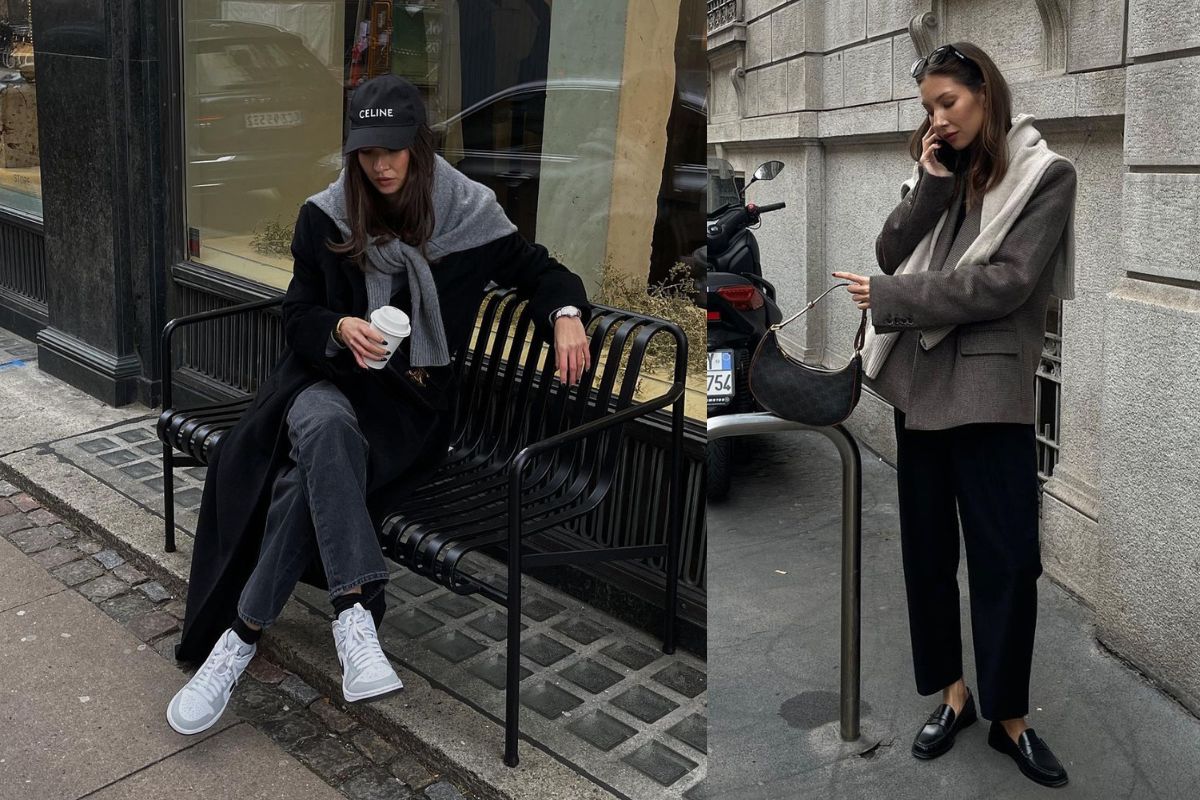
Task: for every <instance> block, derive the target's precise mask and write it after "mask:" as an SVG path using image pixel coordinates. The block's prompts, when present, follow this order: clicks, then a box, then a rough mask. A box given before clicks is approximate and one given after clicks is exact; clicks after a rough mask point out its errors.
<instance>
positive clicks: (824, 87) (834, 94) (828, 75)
mask: <svg viewBox="0 0 1200 800" xmlns="http://www.w3.org/2000/svg"><path fill="white" fill-rule="evenodd" d="M842 97H843V94H842V54H841V53H833V54H832V55H828V56H825V57H824V58H823V59H822V60H821V108H840V107H841V106H843V105H845V103H844V102H843V100H842Z"/></svg>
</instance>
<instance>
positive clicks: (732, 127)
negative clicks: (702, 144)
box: [704, 120, 742, 144]
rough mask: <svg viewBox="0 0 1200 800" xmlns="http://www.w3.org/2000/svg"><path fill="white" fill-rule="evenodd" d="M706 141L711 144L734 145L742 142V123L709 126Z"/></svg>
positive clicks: (734, 121) (732, 122)
mask: <svg viewBox="0 0 1200 800" xmlns="http://www.w3.org/2000/svg"><path fill="white" fill-rule="evenodd" d="M704 139H705V141H706V142H708V143H709V144H732V143H734V142H740V141H741V140H742V123H741V122H740V121H738V120H730V121H728V122H714V123H710V124H709V125H708V126H707V129H706V131H705V137H704Z"/></svg>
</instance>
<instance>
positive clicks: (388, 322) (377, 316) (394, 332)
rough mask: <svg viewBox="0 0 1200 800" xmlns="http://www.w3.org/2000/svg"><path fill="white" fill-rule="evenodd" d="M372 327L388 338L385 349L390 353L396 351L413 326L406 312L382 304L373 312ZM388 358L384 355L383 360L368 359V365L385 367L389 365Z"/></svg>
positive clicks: (374, 367)
mask: <svg viewBox="0 0 1200 800" xmlns="http://www.w3.org/2000/svg"><path fill="white" fill-rule="evenodd" d="M371 327H372V328H374V329H375V330H376V331H378V332H379V335H380V336H382V337H383V338H384V339H386V340H387V342H386V344H384V346H383V347H384V349H385V350H387V351H388V352H389V353H394V352H396V348H397V347H399V346H400V343H401V342H403V341H404V340H405V339H406V338H407V337H408V334H409V333H410V332H411V331H412V326H411V325H410V323H409V320H408V314H405V313H404V312H403V311H401V310H400V309H398V308H396V307H395V306H381V307H380V308H377V309H375V310H374V311H372V312H371ZM388 358H390V356H384V357H383V360H382V361H372V360H369V359H368V360H367V366H368V367H370V368H371V369H383V368H384V367H385V366H387V362H388Z"/></svg>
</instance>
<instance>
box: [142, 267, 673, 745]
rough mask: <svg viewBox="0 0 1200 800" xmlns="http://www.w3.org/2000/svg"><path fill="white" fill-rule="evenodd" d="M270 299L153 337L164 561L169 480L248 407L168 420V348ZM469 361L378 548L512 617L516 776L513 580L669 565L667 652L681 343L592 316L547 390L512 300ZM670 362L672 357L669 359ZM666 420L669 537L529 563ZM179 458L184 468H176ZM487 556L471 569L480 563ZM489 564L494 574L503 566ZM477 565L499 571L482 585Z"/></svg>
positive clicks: (171, 528) (653, 330) (490, 316)
mask: <svg viewBox="0 0 1200 800" xmlns="http://www.w3.org/2000/svg"><path fill="white" fill-rule="evenodd" d="M280 302H281V299H280V298H274V299H270V300H261V301H256V302H252V303H245V304H242V305H236V306H231V307H229V308H223V309H218V310H215V311H207V312H202V313H199V314H193V315H189V316H186V317H180V318H178V319H174V320H172V321H171V322H169V323H168V324H167V325H166V327H165V328H164V329H163V334H162V375H163V409H164V410H163V412H162V414H161V415H160V417H159V420H158V436H159V439H160V440H161V441H162V442H163V491H164V503H165V512H166V514H165V516H166V549H167V551H168V552H171V551H173V550H174V549H175V541H174V540H175V514H174V494H173V475H172V469H173V467H175V466H188V465H203V464H207V463H208V456H209V454H210V453H211V452H213V449H214V448H215V447H216V444H217V442H218V441H219V439H220V437H221V435H222V434H223V433H224V432H225V431H227V430H228V429H229V428H231V427H232V426H233V424H234V423H235V422H236V421H237V420H238V418H239V417H240V416H241V415H242V414H243V413H244V412H245V410H246V408H247V407H248V406H249V405H250V402H251V400H250V399H249V398H246V399H240V400H232V401H228V402H223V403H214V404H210V405H204V406H200V407H197V408H191V409H178V408H174V407H172V405H171V400H172V378H171V375H172V358H171V344H172V335H173V333H174V332H175V331H176V330H178V329H179V328H181V327H183V326H187V325H193V324H197V323H201V322H205V321H209V320H213V319H217V318H220V317H228V316H231V315H234V314H241V313H246V312H251V311H257V310H262V309H266V308H269V307H271V306H276V305H278V304H279V303H280ZM477 319H478V326H477V329H476V332H475V335H474V337H473V340H472V342H471V345H470V346H469V347H468V348H467V350H466V352H464V353H461V354H459V355H458V357H457V358H456V359H455V365H456V369H457V370H458V371H459V380H460V387H461V389H460V392H459V394H458V396H457V400H456V403H455V406H454V409H453V414H454V420H453V431H454V436H453V444H452V447H451V450H450V452H449V453H448V454H447V456H446V458H445V459H444V460H443V461H442V463H441V464H440V465H439V466H438V468H437V469H436V470H434V471H433V472H432V473H431V475H430V476H429V478H428V480H426V481H425V482H424V483H423V484H422V485H421V486H419V487H418V488H417V489H415V490H414V491H413V493H412V494H411V496H410V497H409V498H408V499H407V500H406V501H405V502H404V503H403V504H402V505H401V506H400V507H399V508H397V509H395V510H394V511H393V512H392V513H391V514H389V516H388V517H387V518H386V519H385V521H384V523H383V525H382V528H381V530H380V532H379V533H380V542H381V544H382V546H383V550H384V553H385V554H387V555H388V556H389V557H390V558H392V559H393V560H395V561H397V562H398V563H400V564H402V565H404V566H405V567H407V568H408V569H410V570H412V571H414V572H417V573H419V574H421V575H424V576H426V577H427V578H429V579H431V580H433V581H436V582H437V583H439V584H441V585H443V586H446V587H447V588H449V589H450V590H451V591H453V592H455V593H457V594H464V595H465V594H481V595H483V596H485V597H488V598H490V599H492V600H493V601H495V602H497V603H499V604H501V605H503V606H505V608H506V609H507V612H508V642H507V645H508V660H507V678H506V687H505V691H506V697H505V701H506V705H505V745H504V762H505V764H507V765H508V766H510V767H511V766H516V765H517V760H518V757H517V737H518V733H519V729H518V718H519V709H520V694H519V680H520V661H521V638H520V632H521V614H520V608H521V580H520V578H521V571H522V569H528V568H535V567H548V566H556V565H567V564H588V563H596V562H600V561H616V560H630V559H657V558H664V559H666V574H667V576H668V580H667V584H666V605H665V608H666V609H667V613H666V615H665V620H664V633H663V651H664V652H666V653H672V652H674V650H675V622H676V619H675V616H676V615H675V610H676V608H677V582H678V575H679V548H680V536H681V531H682V525H683V499H684V498H683V490H684V487H683V472H682V471H683V421H684V408H683V403H684V401H683V395H684V384H685V379H686V365H687V341H686V339H685V337H684V335H683V331H682V330H681V329H680V328H679V326H677V325H675V324H674V323H671V322H668V321H666V320H661V319H656V318H653V317H647V316H643V315H640V314H636V313H633V312H629V311H624V310H621V309H615V308H609V307H605V306H599V305H597V306H595V311H594V313H593V316H592V320H591V321H590V322H589V325H588V330H589V337H590V347H591V357H592V368H591V369H590V370H589V371H588V372H587V373H585V374H584V376H583V378H582V380H581V381H580V385H579V386H578V387H565V386H564V385H563V384H562V383H561V382H560V381H559V380H557V378H555V377H554V358H553V355H554V354H553V349H552V348H551V347H549V346H548V345H547V343H546V342H545V340H544V339H543V338H542V337H541V336H540V335H539V334H538V333H537V330H536V328H535V327H534V326H533V324H532V321H531V319H530V317H529V313H528V310H527V307H526V304H524V303H522V302H520V301H518V300H517V298H516V296H515V293H514V292H513V291H512V290H493V291H491V292H489V293H488V294H487V296H486V297H485V298H484V301H483V304H482V305H481V307H480V313H479V316H478V318H477ZM664 337H666V338H667V339H668V340H671V343H672V344H673V353H672V355H673V361H674V364H673V371H672V381H673V382H672V383H671V384H670V385H669V386H667V388H666V389H665V390H664V391H662V392H661V393H659V394H657V395H654V396H652V397H650V398H649V399H641V400H639V399H636V394H637V393H638V390H639V389H640V388H641V383H642V382H643V379H644V377H645V373H644V372H643V369H644V367H645V366H646V358H647V355H648V352H649V350H650V345H651V342H652V340H662V339H663V338H664ZM669 351H670V348H668V352H669ZM667 406H671V407H672V408H671V415H670V426H671V441H672V445H671V451H670V464H669V466H668V473H669V475H670V481H669V489H668V492H667V493H666V495H665V496H666V498H667V502H668V503H669V508H668V514H667V521H668V522H667V530H666V531H665V532H664V534H662V535H658V536H655V532H653V531H646V532H645V535H644V536H643V537H641V540H642V541H646V542H652V541H654V540H655V539H656V538H657V539H660V540H662V541H659V542H658V543H647V544H644V545H639V546H624V547H610V548H599V549H585V550H562V549H558V550H555V549H549V550H541V551H540V552H528V551H527V548H526V547H523V546H522V545H523V542H525V541H526V540H528V538H529V537H533V536H536V535H537V534H538V533H541V532H545V531H548V530H550V529H551V528H556V527H558V526H561V525H564V524H565V523H567V522H570V521H572V520H576V519H578V518H580V517H582V516H583V515H585V514H588V513H589V512H591V511H593V510H594V509H596V508H598V507H599V506H600V504H601V503H602V502H603V501H604V499H605V497H606V496H607V495H608V492H609V489H610V488H611V487H612V485H613V483H614V477H615V475H616V470H617V468H618V465H619V464H620V455H621V444H622V435H621V434H622V430H623V426H624V425H625V424H626V423H629V422H631V421H633V420H636V419H638V418H641V417H645V416H647V415H648V414H651V413H652V412H654V411H657V410H659V409H663V408H665V407H667ZM175 451H179V452H180V453H181V454H182V455H176V454H175ZM480 555H483V557H484V560H483V561H481V560H480V558H479V556H480ZM496 562H500V563H499V565H497V564H496ZM481 564H485V565H487V566H489V567H490V566H500V565H502V566H504V567H506V568H507V574H506V575H504V576H502V577H501V578H500V579H488V578H487V577H486V576H485V575H484V574H483V573H485V572H489V571H490V570H488V569H484V570H480V569H478V567H479V566H480V565H481Z"/></svg>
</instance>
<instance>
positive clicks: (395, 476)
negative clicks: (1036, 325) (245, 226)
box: [176, 203, 589, 662]
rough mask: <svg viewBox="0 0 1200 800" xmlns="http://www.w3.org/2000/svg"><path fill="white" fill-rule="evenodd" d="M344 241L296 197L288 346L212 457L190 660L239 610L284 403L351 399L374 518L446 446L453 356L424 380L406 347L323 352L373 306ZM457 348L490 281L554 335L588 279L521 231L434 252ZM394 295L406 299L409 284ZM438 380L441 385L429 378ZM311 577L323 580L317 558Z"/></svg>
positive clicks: (580, 300) (197, 551)
mask: <svg viewBox="0 0 1200 800" xmlns="http://www.w3.org/2000/svg"><path fill="white" fill-rule="evenodd" d="M326 241H335V242H338V241H342V236H341V234H340V232H339V231H338V230H337V227H336V225H335V224H334V222H333V220H331V219H330V218H329V217H328V216H327V215H326V214H325V213H324V212H323V211H321V210H320V209H319V208H317V207H316V206H315V205H313V204H311V203H306V204H305V205H304V206H303V207H302V208H301V209H300V215H299V217H298V219H297V220H296V230H295V235H294V238H293V240H292V256H293V257H294V259H295V267H294V272H293V276H292V281H291V284H290V285H289V286H288V290H287V295H286V296H285V298H284V302H283V324H284V336H285V342H286V348H285V349H284V351H283V354H282V355H281V356H280V359H279V361H278V363H277V364H276V365H275V368H274V370H273V371H272V372H271V375H270V376H269V377H268V378H267V380H266V381H264V382H263V385H262V386H261V387H260V388H259V391H258V394H257V395H256V397H255V399H254V403H253V405H251V407H250V409H249V410H248V411H247V413H246V415H245V416H244V417H243V418H242V419H241V420H240V421H239V422H238V424H237V425H235V426H234V427H233V428H232V429H231V430H230V431H228V432H227V433H226V434H225V436H224V437H223V438H222V439H221V441H220V442H219V444H218V446H217V449H216V451H215V452H214V453H213V454H212V456H211V458H210V463H209V467H208V477H207V480H206V481H205V484H204V495H203V499H202V501H201V504H200V516H199V522H198V525H197V528H196V537H195V544H194V547H193V551H192V569H191V578H190V580H189V583H188V598H187V615H186V619H185V621H184V627H183V638H182V641H181V643H180V645H179V646H178V648H177V649H176V657H177V658H178V659H180V660H182V661H191V662H196V661H202V660H203V659H204V658H206V657H207V656H208V653H209V651H210V650H211V649H212V646H213V645H214V644H215V643H216V640H217V638H218V637H219V636H220V635H221V633H222V632H223V631H224V630H225V629H226V628H228V627H229V626H230V625H231V624H232V623H233V620H234V618H235V615H236V613H237V601H238V598H239V596H240V595H241V591H242V587H243V586H244V585H245V583H246V580H247V579H248V578H249V576H250V573H251V571H252V570H253V569H254V565H255V563H256V562H257V560H258V553H259V549H260V547H261V545H262V536H263V525H264V522H265V520H266V513H267V507H268V505H269V501H270V494H271V488H272V485H273V484H274V481H275V477H276V476H277V474H278V472H279V470H280V469H281V468H282V467H283V466H284V465H285V464H286V463H287V457H288V452H289V447H290V445H289V441H288V436H287V428H286V426H287V422H286V420H287V413H288V410H289V409H290V408H291V404H292V402H293V400H294V399H295V398H296V396H297V395H298V394H299V393H300V392H301V391H302V390H303V389H305V388H307V387H308V386H310V385H312V384H313V383H315V382H317V381H319V380H321V379H326V380H329V381H331V382H333V383H334V384H335V385H337V386H338V388H339V389H341V390H342V392H343V393H344V394H345V395H346V397H347V399H349V401H350V403H351V405H352V406H353V407H354V410H355V413H356V414H357V416H358V423H359V427H360V428H361V429H362V431H363V434H364V435H365V437H366V439H367V441H368V443H369V446H370V456H369V460H368V469H367V483H368V486H367V507H368V510H369V511H370V513H371V517H372V519H374V520H375V523H376V525H377V526H378V525H379V523H380V522H382V519H383V517H384V516H385V515H386V514H387V513H388V512H389V511H390V510H391V509H392V508H394V507H395V505H396V503H397V502H398V501H399V500H400V499H402V498H403V497H404V495H405V493H406V492H408V491H410V490H411V489H412V487H413V485H415V483H417V482H419V477H420V476H421V474H422V473H423V472H424V470H425V469H426V468H428V467H429V466H431V465H432V464H434V463H436V462H437V461H438V460H439V459H440V458H441V457H442V455H443V454H444V453H445V452H446V447H447V444H448V441H449V434H450V432H449V429H448V428H449V420H448V419H447V415H446V414H445V413H443V412H444V411H445V410H446V409H447V408H448V407H449V401H450V399H451V397H452V393H453V392H454V390H455V387H454V386H453V384H452V382H451V380H450V370H449V368H446V367H442V368H433V369H430V370H429V373H430V375H429V378H430V379H429V380H428V381H426V388H424V389H421V388H419V387H417V386H416V385H415V384H414V383H413V382H412V381H411V379H409V378H408V377H406V376H405V374H404V372H405V370H406V369H407V367H408V364H407V355H406V353H405V350H406V348H405V347H402V348H400V349H399V350H397V352H396V353H395V354H393V356H392V357H391V359H390V360H389V361H388V365H387V366H386V367H385V368H384V369H381V370H364V369H362V368H361V367H359V366H358V365H357V364H356V363H355V361H354V357H353V355H352V354H351V353H350V351H349V350H342V351H340V352H339V353H338V354H337V355H336V356H333V357H328V356H326V354H325V353H326V349H325V348H326V344H327V343H328V342H329V336H330V333H331V332H332V331H333V328H334V326H335V325H336V324H337V321H338V320H339V319H340V318H341V317H343V316H347V315H353V316H357V317H363V316H365V314H366V311H367V290H366V281H365V279H364V277H363V274H362V272H361V270H360V269H359V268H358V266H357V265H356V264H355V263H354V262H353V261H351V260H350V259H348V258H346V257H344V256H340V255H337V254H335V253H332V252H330V251H329V249H328V248H327V247H326V246H325V242H326ZM431 266H432V271H433V277H434V282H435V283H436V284H437V290H438V299H439V302H440V305H441V316H442V321H443V324H444V325H445V330H446V338H447V341H448V343H449V345H450V350H451V352H455V351H456V350H457V349H458V348H459V347H460V346H461V345H462V344H464V343H465V342H466V341H467V338H468V337H469V336H470V333H471V330H472V327H473V324H474V321H475V315H476V312H477V310H478V307H479V303H480V301H481V300H482V297H483V294H484V291H485V289H486V287H487V285H488V282H489V281H495V282H496V283H497V284H500V285H501V286H512V287H516V288H517V289H518V291H519V293H520V294H521V295H522V296H525V297H528V298H529V302H530V310H531V312H532V314H533V319H534V321H535V324H536V325H537V326H539V328H540V329H541V331H542V332H543V334H544V335H545V336H546V337H547V339H550V338H551V336H552V332H553V331H552V326H551V324H550V321H549V317H550V314H551V312H553V311H554V310H555V309H557V308H560V307H561V306H564V305H574V306H578V307H579V308H580V309H582V310H583V311H584V313H585V314H586V313H587V311H588V310H589V305H588V302H587V295H586V293H585V291H584V288H583V283H582V281H580V280H579V278H578V277H577V276H576V275H574V274H572V273H571V272H570V271H568V270H567V269H566V268H565V267H564V266H562V264H560V263H558V262H557V261H555V260H554V259H553V258H551V257H550V255H549V253H547V251H546V249H545V248H544V247H542V246H540V245H536V244H531V243H529V242H527V241H526V240H525V239H524V238H522V237H521V236H520V234H517V233H513V234H511V235H509V236H505V237H503V238H500V239H497V240H495V241H493V242H491V243H489V244H486V245H482V246H480V247H476V248H473V249H471V250H466V251H463V252H459V253H454V254H452V255H449V256H447V257H445V258H444V259H442V260H441V261H439V262H437V263H435V264H432V265H431ZM391 304H392V305H395V306H397V307H399V308H403V309H405V310H408V309H409V307H410V302H409V295H408V290H407V287H405V288H402V289H401V290H400V291H398V292H397V293H396V294H395V295H394V296H393V297H392V300H391ZM429 387H435V388H432V389H431V388H429ZM315 562H316V563H314V564H312V565H310V568H309V570H308V572H307V573H306V576H305V580H306V581H308V582H311V583H314V584H317V585H322V582H323V580H324V574H323V571H322V569H321V567H320V563H319V560H315Z"/></svg>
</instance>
